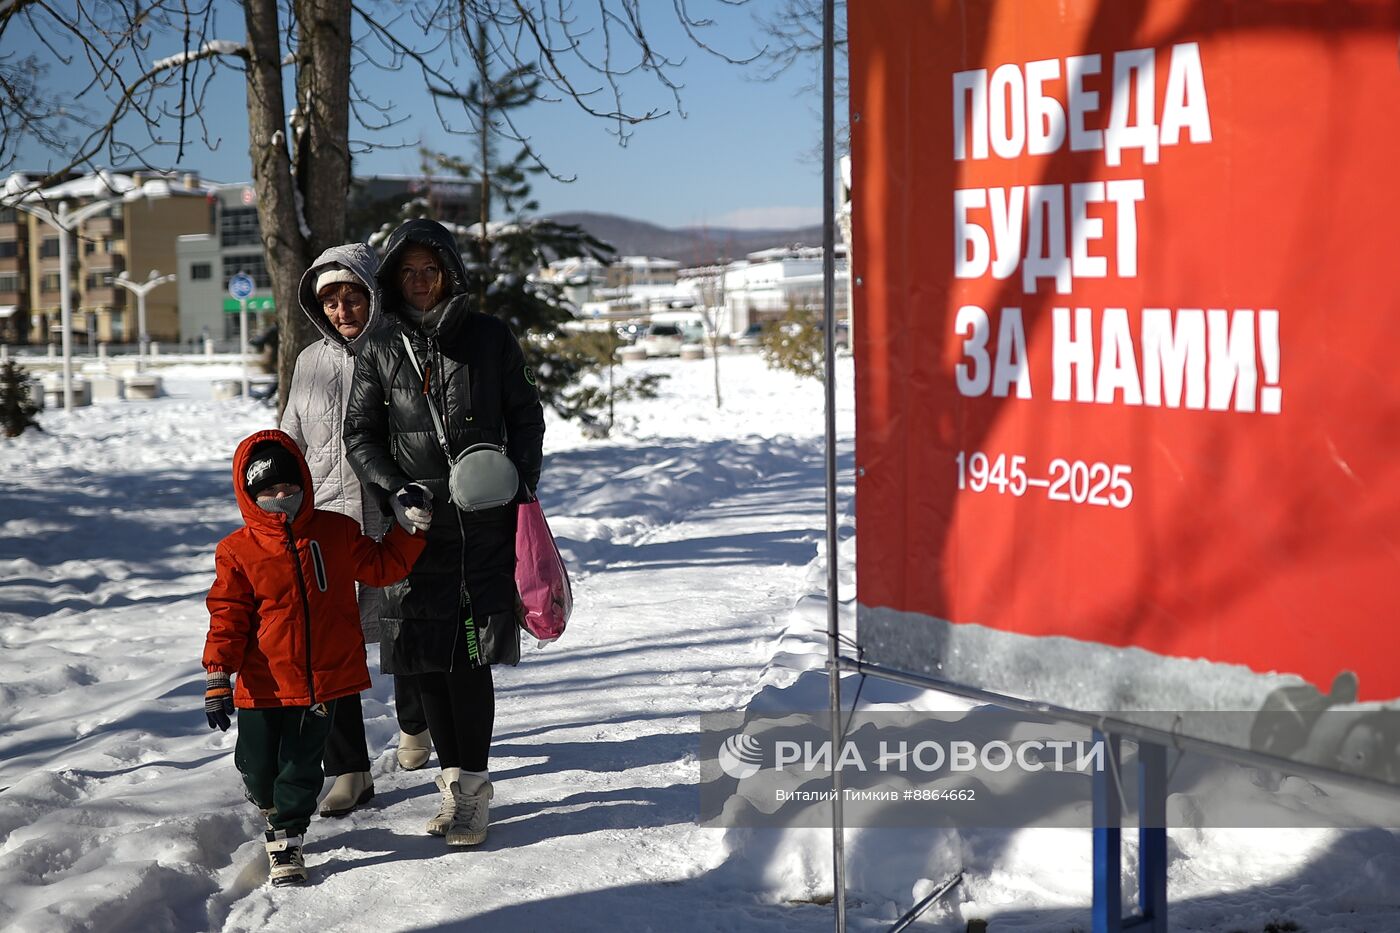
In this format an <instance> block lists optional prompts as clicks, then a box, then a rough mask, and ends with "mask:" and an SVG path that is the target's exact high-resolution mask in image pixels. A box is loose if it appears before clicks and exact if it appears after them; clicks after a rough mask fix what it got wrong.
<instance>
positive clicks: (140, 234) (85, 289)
mask: <svg viewBox="0 0 1400 933" xmlns="http://www.w3.org/2000/svg"><path fill="white" fill-rule="evenodd" d="M23 187H24V186H23V184H22V180H20V181H18V182H17V181H16V179H14V178H11V179H10V180H9V182H8V183H7V184H6V189H7V190H11V191H13V190H18V189H22V188H23ZM211 190H212V189H211V187H210V186H209V185H207V184H204V183H202V182H201V181H200V179H199V176H198V175H195V174H191V173H186V174H180V175H169V176H165V175H143V174H142V173H140V172H137V173H133V174H131V175H122V174H115V173H109V172H101V173H98V174H94V175H85V176H83V177H80V178H74V179H71V180H69V181H66V182H63V183H61V184H58V185H54V186H53V187H51V188H46V189H44V191H43V193H42V199H39V200H38V201H37V203H40V204H42V205H43V206H45V207H48V208H50V209H55V208H56V207H57V205H58V204H60V203H66V204H67V205H68V209H69V210H70V211H71V210H75V209H77V208H81V207H82V206H84V205H86V204H91V203H92V202H93V201H95V200H97V199H99V198H104V199H111V200H112V204H111V206H110V207H108V208H106V209H103V210H100V211H99V212H98V213H96V214H95V215H93V216H91V217H89V218H88V219H86V220H85V221H83V222H82V223H81V224H80V225H79V226H78V229H77V230H76V231H75V233H76V235H75V236H74V237H73V238H72V239H70V241H69V250H70V252H69V262H70V265H69V272H70V280H69V283H70V288H71V291H72V310H73V339H74V341H75V343H78V344H79V345H81V344H82V343H84V342H91V343H134V342H135V341H136V340H137V339H138V337H139V334H138V332H137V331H138V325H137V320H136V318H137V314H136V301H135V296H133V295H131V294H130V293H129V292H128V291H127V290H126V289H124V288H122V287H120V286H118V285H115V284H113V281H112V280H113V279H114V278H115V277H116V276H117V275H119V274H120V273H122V272H126V273H127V276H128V277H129V278H131V279H132V280H134V281H137V282H143V281H145V280H146V277H147V275H148V274H149V273H150V272H151V270H155V271H157V272H160V273H162V274H167V273H172V272H174V271H175V268H176V261H175V244H176V241H177V239H178V237H180V236H181V235H183V234H191V233H208V232H209V231H210V229H211V225H212V216H213V211H212V208H211V205H210V200H209V197H210V194H211ZM11 209H12V208H9V207H6V208H4V211H6V212H5V213H0V309H3V308H5V307H13V308H14V309H15V310H14V311H13V312H11V317H16V316H18V317H21V318H23V317H25V316H27V319H28V325H29V326H28V333H27V335H26V336H27V337H28V338H29V342H31V343H48V342H51V341H52V342H57V341H58V340H59V336H60V333H61V327H62V324H61V320H62V318H61V307H62V304H61V301H62V294H61V285H60V274H61V269H60V261H59V233H58V231H56V230H55V229H54V228H53V227H51V226H49V225H48V224H47V223H45V222H44V221H42V220H41V219H39V218H38V217H35V216H33V215H30V214H27V213H25V212H24V211H20V212H19V213H18V215H17V216H15V217H14V218H13V219H9V218H10V215H9V214H8V211H9V210H11ZM7 219H8V220H9V222H8V223H7V222H6V221H7ZM11 267H14V269H13V272H12V271H11ZM6 275H13V276H14V279H13V280H11V279H7V278H6ZM8 285H13V286H14V290H13V291H10V292H6V291H4V287H5V286H8ZM177 297H178V291H177V289H176V288H175V286H174V284H170V285H165V286H161V287H160V288H156V289H155V290H153V291H152V292H151V293H150V294H149V295H148V296H147V298H146V329H147V332H148V333H149V334H150V336H151V339H152V340H157V341H175V340H178V339H179V336H180V316H179V307H178V303H177ZM4 333H5V331H4V330H3V323H0V334H4Z"/></svg>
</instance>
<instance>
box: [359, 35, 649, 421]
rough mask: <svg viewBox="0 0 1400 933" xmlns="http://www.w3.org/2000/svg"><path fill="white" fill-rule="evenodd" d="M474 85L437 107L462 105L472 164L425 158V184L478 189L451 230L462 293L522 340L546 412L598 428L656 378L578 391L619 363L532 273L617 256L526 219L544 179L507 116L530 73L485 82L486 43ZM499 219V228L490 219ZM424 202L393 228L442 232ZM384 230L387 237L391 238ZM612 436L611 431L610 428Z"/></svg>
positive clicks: (531, 96) (528, 96)
mask: <svg viewBox="0 0 1400 933" xmlns="http://www.w3.org/2000/svg"><path fill="white" fill-rule="evenodd" d="M472 48H473V57H474V64H475V66H476V69H477V79H476V80H475V81H473V82H472V83H471V84H470V85H469V87H468V89H467V91H466V93H464V94H457V93H451V92H448V91H446V90H442V89H436V90H435V91H434V93H436V94H438V95H439V96H440V97H444V98H450V99H453V100H456V101H457V102H458V103H460V104H461V105H462V106H463V107H464V108H465V109H466V110H467V112H468V113H469V114H470V115H471V118H472V120H473V124H474V126H475V127H476V129H475V135H476V137H477V146H476V152H475V155H476V161H475V162H471V161H468V160H466V159H462V158H459V157H456V156H453V155H448V154H445V153H440V152H432V151H430V150H426V149H425V150H422V155H423V167H424V174H425V175H426V176H430V177H434V176H435V177H445V178H449V179H458V178H460V179H462V180H464V181H467V182H470V183H473V184H475V185H476V186H477V187H478V189H479V204H480V213H479V216H478V219H477V222H476V223H475V224H472V225H471V226H467V227H462V226H460V225H454V224H450V223H449V224H447V226H448V228H449V229H451V230H452V231H453V233H454V234H455V235H456V236H457V239H458V243H459V245H460V246H461V247H462V250H463V255H462V258H463V261H464V262H465V264H466V267H467V283H466V285H467V291H468V293H469V294H470V295H472V296H473V298H474V299H475V300H474V302H473V307H475V308H476V309H477V310H480V311H483V312H485V313H487V314H493V315H495V316H496V317H499V318H501V319H502V320H504V321H506V322H507V323H508V324H510V326H511V329H512V330H513V331H514V332H515V334H516V336H517V337H519V338H520V342H521V348H522V349H523V350H524V353H525V360H526V362H527V363H528V364H529V365H530V367H531V369H532V370H534V373H535V378H536V380H537V383H536V384H537V386H538V388H539V391H540V395H541V397H542V398H543V399H544V401H545V403H546V404H547V405H549V406H550V407H552V408H553V409H554V410H555V411H557V412H558V413H559V414H560V415H562V416H564V417H566V418H583V419H585V420H589V421H591V422H593V423H595V424H597V423H600V422H599V421H598V418H597V412H598V411H599V410H600V409H601V408H602V407H603V406H605V405H609V406H610V405H611V403H612V402H614V401H617V400H620V399H622V398H635V397H648V396H650V395H654V394H655V386H656V383H657V382H658V381H659V379H658V378H652V377H647V378H640V377H633V378H631V379H628V380H625V381H624V382H623V383H622V384H620V385H618V384H616V383H613V382H612V381H611V379H609V380H608V382H607V383H606V388H603V387H601V386H600V385H597V384H589V385H583V384H582V382H583V381H584V379H585V377H586V376H588V375H590V374H595V375H596V374H600V373H602V371H603V370H605V369H608V368H609V367H610V366H611V364H612V363H613V362H615V356H616V346H613V347H612V348H611V350H610V351H607V352H604V351H602V350H600V347H599V346H598V345H597V341H596V339H595V336H596V335H586V334H580V333H576V332H573V331H570V330H569V329H567V328H566V327H565V325H566V324H568V323H569V322H571V321H573V320H574V310H573V308H572V306H571V305H570V303H569V301H568V300H567V299H566V298H565V297H564V289H563V286H562V285H560V284H558V283H555V282H551V281H548V280H546V279H544V278H542V277H541V276H540V275H539V274H538V273H539V271H540V270H541V269H543V268H544V267H546V266H548V265H549V263H550V262H552V261H553V260H556V259H564V258H572V257H591V258H593V259H596V260H598V261H599V262H603V263H607V262H610V261H611V260H612V258H613V257H614V256H615V254H616V253H615V250H613V248H612V247H611V246H610V245H608V244H607V243H604V242H603V241H601V240H599V239H597V238H596V237H594V236H592V235H591V234H589V233H588V232H587V231H586V230H584V229H583V228H582V227H580V226H578V225H576V224H561V223H556V222H555V221H553V220H549V219H547V218H542V217H537V216H532V215H533V214H534V212H536V211H538V210H539V204H538V203H537V202H536V201H535V200H534V199H533V198H531V196H530V182H529V179H530V176H531V175H533V174H537V173H539V172H542V171H544V167H543V165H542V164H541V163H540V162H539V160H538V159H537V158H536V157H535V154H534V152H533V151H532V150H531V149H530V146H529V144H528V142H527V141H526V140H525V139H524V138H523V137H521V136H520V135H519V134H517V133H515V131H514V129H513V124H512V122H511V113H512V112H513V111H515V110H518V109H519V108H521V107H525V106H528V105H529V104H530V103H532V102H533V101H535V100H536V99H537V92H538V89H539V80H538V78H537V77H536V76H535V74H534V70H533V69H532V68H530V67H528V66H517V67H514V68H512V69H510V70H508V71H506V72H504V73H503V74H499V75H493V74H492V73H491V61H490V59H491V50H490V47H489V45H488V43H487V42H486V38H485V36H484V34H480V33H479V34H478V35H477V37H476V41H475V42H474V43H473V45H472ZM499 138H505V139H507V140H509V141H513V142H515V143H517V144H518V145H519V147H520V148H519V150H518V151H517V152H516V154H515V156H514V157H512V158H510V159H509V160H505V159H502V158H500V157H499V156H498V155H497V152H498V148H499V147H498V139H499ZM493 211H499V214H500V216H503V217H505V218H506V219H504V220H496V219H494V217H495V215H494V214H493ZM437 214H438V211H437V209H436V208H435V206H434V203H433V199H432V197H430V196H423V197H419V198H415V199H414V200H413V201H411V202H409V203H408V204H405V205H404V207H403V210H402V211H401V212H400V215H399V217H398V218H396V221H395V224H394V225H397V223H402V222H403V221H405V220H409V219H412V218H416V217H426V218H429V219H433V220H438V221H439V222H442V220H443V218H442V217H440V216H437ZM388 229H390V226H389V225H386V228H385V231H384V233H385V234H386V235H387V232H388ZM608 428H609V429H610V428H611V418H609V423H608Z"/></svg>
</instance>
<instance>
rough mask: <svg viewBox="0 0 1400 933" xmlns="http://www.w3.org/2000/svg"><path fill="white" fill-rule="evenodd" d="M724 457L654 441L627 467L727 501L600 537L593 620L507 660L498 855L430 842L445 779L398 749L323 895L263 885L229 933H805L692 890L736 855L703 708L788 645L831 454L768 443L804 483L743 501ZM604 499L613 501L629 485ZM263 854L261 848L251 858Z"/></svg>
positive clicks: (331, 829) (500, 680) (770, 455)
mask: <svg viewBox="0 0 1400 933" xmlns="http://www.w3.org/2000/svg"><path fill="white" fill-rule="evenodd" d="M726 451H727V453H728V455H729V456H732V455H733V454H734V451H733V449H732V448H728V447H727V446H726V448H725V449H723V450H722V449H720V448H719V447H718V446H701V447H700V448H699V449H694V448H693V445H680V446H666V447H646V448H638V449H633V450H631V451H630V456H629V457H628V460H624V461H623V463H622V464H620V465H621V466H623V467H625V468H626V469H627V470H629V471H635V472H636V473H637V474H638V475H639V476H640V475H646V476H649V477H652V478H653V479H655V480H662V479H668V478H669V477H673V476H675V475H676V474H675V473H674V472H670V473H668V471H674V470H675V469H676V468H677V467H678V466H680V465H682V464H684V468H685V469H693V468H694V466H696V465H701V466H703V467H704V468H705V475H707V476H708V477H709V481H710V484H711V486H712V490H711V491H718V492H719V493H720V494H719V495H718V496H716V498H714V499H713V500H710V501H703V500H700V501H691V502H690V508H689V510H688V511H687V512H686V513H684V514H683V515H680V516H676V517H675V519H674V520H673V521H670V522H667V523H665V524H661V525H657V526H654V527H643V528H641V529H640V530H637V531H635V532H634V533H632V534H625V535H622V536H620V537H618V538H615V539H613V540H611V541H608V542H606V543H605V544H599V543H598V542H594V548H595V550H594V551H593V552H592V553H591V555H590V557H589V559H588V560H587V561H584V562H583V564H584V567H585V571H586V572H585V573H584V574H583V575H581V578H580V579H579V581H578V583H577V585H576V599H577V600H578V603H579V605H580V606H581V607H586V608H585V609H583V610H582V611H581V612H580V614H579V615H578V617H577V618H576V621H575V623H574V624H573V625H572V626H571V628H570V631H569V632H568V633H567V635H566V639H565V641H564V642H562V643H560V644H558V645H554V646H551V647H549V648H548V649H546V650H543V651H537V650H534V649H529V650H527V653H526V660H525V662H524V663H522V664H521V665H520V667H518V668H517V669H515V670H499V669H498V677H497V686H498V714H497V729H496V732H497V741H496V744H495V746H494V750H493V757H492V772H493V775H494V777H495V779H496V781H497V786H496V800H495V802H494V804H493V807H492V829H491V836H490V838H489V839H488V841H487V843H486V845H485V846H484V847H482V848H481V849H477V850H470V851H458V852H453V851H448V850H447V849H446V847H445V846H444V845H443V844H442V842H441V840H439V839H434V838H430V837H427V836H424V835H423V830H422V823H423V821H424V820H425V819H426V818H427V817H428V816H429V815H431V813H432V812H433V809H434V807H435V803H434V796H433V795H434V793H435V792H434V791H433V789H432V787H431V785H430V781H431V773H430V772H429V771H427V770H424V771H420V772H414V773H406V772H397V771H394V770H392V768H393V767H394V765H393V759H392V755H390V754H388V753H386V754H385V755H384V756H382V757H381V758H380V760H379V761H378V762H377V763H376V764H375V769H376V777H375V782H376V788H377V791H378V796H377V798H376V801H375V806H373V807H372V808H370V809H368V810H367V811H364V812H362V813H358V814H354V815H352V816H351V817H349V818H347V819H345V820H340V821H326V820H318V821H317V822H316V823H315V824H314V825H313V828H312V833H311V840H312V841H311V850H310V851H311V855H310V862H311V865H312V867H313V869H314V870H315V871H316V874H317V876H318V877H319V878H320V881H319V883H318V884H317V885H316V886H314V887H311V888H308V889H306V890H300V891H273V890H270V889H267V888H259V889H257V890H256V891H254V892H253V893H251V894H249V895H247V896H245V897H242V898H241V899H239V900H238V901H237V902H236V903H234V904H233V906H232V910H231V913H230V915H229V917H228V921H227V924H226V928H227V929H247V930H256V929H262V928H265V927H266V926H267V925H269V924H271V923H273V922H274V921H275V922H276V923H277V924H278V925H281V924H284V923H289V924H291V925H293V926H295V925H296V924H297V923H298V922H300V921H301V920H303V919H304V920H306V921H307V922H312V921H314V922H315V923H317V924H318V925H321V926H328V927H331V928H335V927H339V926H345V927H349V926H352V925H354V924H356V923H365V921H366V920H368V919H370V918H373V919H374V921H375V922H374V923H373V924H372V925H373V926H374V927H375V928H385V929H387V928H394V927H396V926H399V925H401V924H402V921H403V920H405V919H407V918H408V917H411V918H412V921H411V927H412V928H413V929H437V928H447V927H449V926H450V925H451V924H452V923H454V922H456V921H460V920H463V919H466V918H470V919H471V922H470V927H471V929H474V930H502V931H506V930H521V929H525V930H531V929H541V930H543V929H571V930H592V929H597V930H617V929H626V930H648V929H656V930H662V929H665V930H675V929H718V928H724V927H731V928H733V929H756V928H759V929H761V928H764V927H768V928H773V929H798V928H803V927H802V926H799V925H798V924H796V923H795V922H784V921H783V917H784V915H791V914H793V911H792V910H791V909H788V910H782V909H779V908H761V907H759V905H757V903H756V902H754V900H753V898H752V896H750V897H749V898H747V899H745V898H743V897H742V896H737V897H735V898H734V899H733V900H734V901H735V903H732V904H727V905H726V904H723V903H719V902H717V901H716V892H715V889H714V886H713V884H710V883H708V882H703V881H702V882H700V883H694V884H691V883H689V880H690V879H692V878H695V877H697V876H702V875H704V874H705V873H707V872H710V871H712V870H714V869H715V868H716V867H717V866H718V864H719V863H720V862H721V861H722V860H723V856H724V853H723V850H722V847H721V840H722V834H721V833H720V832H719V831H716V830H705V829H700V828H698V827H696V826H695V825H694V823H693V820H694V817H695V809H696V791H695V786H694V785H695V781H696V780H697V779H698V776H699V767H698V765H697V764H696V762H695V760H694V748H695V745H696V739H695V732H696V730H697V728H698V727H697V725H696V721H695V720H696V714H697V713H698V712H704V711H713V710H730V709H734V708H736V704H737V705H740V706H741V705H742V704H743V703H745V702H746V701H747V699H748V697H749V695H750V694H751V693H752V692H753V690H754V688H755V686H756V680H757V676H758V673H759V672H760V671H761V670H762V667H763V665H764V663H765V661H766V660H767V659H768V657H770V656H771V654H772V640H773V636H774V634H775V633H774V616H775V614H776V613H779V612H781V611H783V610H785V609H786V608H787V606H789V605H790V604H791V601H792V598H793V592H794V590H795V589H796V588H797V586H798V585H799V584H800V582H801V579H802V575H803V572H804V568H805V565H806V564H807V563H808V562H809V561H810V560H811V559H812V558H813V557H814V556H815V554H816V540H817V539H818V538H819V537H820V535H821V524H820V523H821V493H820V487H819V486H817V487H816V488H814V487H813V481H814V479H815V480H816V482H818V483H819V482H820V477H821V472H820V470H821V467H820V459H819V458H820V449H819V448H817V447H816V446H815V445H812V444H810V443H806V444H801V445H798V444H796V443H795V442H794V444H793V445H792V449H791V452H790V454H789V455H788V456H784V455H783V454H782V453H781V452H777V453H775V452H774V451H773V450H768V451H766V452H765V453H763V454H762V457H763V459H764V462H765V463H767V464H773V463H781V462H782V461H783V460H788V461H789V462H788V463H786V464H784V465H785V466H787V467H789V468H790V469H789V471H788V472H783V473H777V474H776V475H767V476H764V477H762V478H761V480H759V481H758V482H757V483H756V485H754V486H753V487H751V488H747V489H743V490H740V489H736V488H735V485H736V484H732V483H726V482H724V480H725V477H724V476H723V475H722V474H719V467H720V465H721V464H720V460H721V458H722V457H724V455H725V454H726ZM798 454H800V455H801V458H800V459H799V457H798V456H797V455H798ZM754 456H755V457H757V456H759V455H758V452H757V450H755V451H754ZM633 458H635V462H633V463H632V464H631V465H629V463H628V461H629V460H633ZM711 458H713V459H711ZM594 459H595V458H593V457H590V456H588V455H586V454H580V455H578V456H571V455H569V454H563V455H560V456H558V457H555V458H554V459H553V460H552V461H551V463H550V471H551V474H552V476H553V479H552V480H551V482H550V484H549V487H550V488H553V489H558V488H561V487H563V488H570V487H571V486H573V485H574V481H573V480H570V481H566V482H561V481H560V479H559V477H560V475H561V474H563V475H565V476H572V475H573V474H575V473H577V474H580V475H581V474H584V473H592V474H594V475H597V464H596V463H593V462H591V461H593V460H594ZM643 464H645V466H643ZM731 464H732V461H731ZM740 472H748V471H747V470H745V471H740ZM717 474H718V475H717ZM598 478H599V479H600V480H602V479H604V477H602V476H599V477H598ZM660 485H661V486H663V487H665V488H667V489H671V488H672V487H674V486H675V485H676V484H675V483H672V482H664V483H660ZM600 487H601V488H602V489H606V490H608V491H609V492H608V495H607V497H606V498H608V499H609V500H611V495H612V494H611V491H612V490H615V489H616V488H617V484H616V482H607V483H601V484H600ZM714 487H719V488H718V489H715V488H714ZM682 489H683V490H685V491H686V492H688V493H689V494H691V495H694V494H695V487H694V486H693V485H684V486H682ZM673 491H675V492H677V493H679V492H681V491H682V490H680V489H674V490H673ZM546 496H548V492H547V491H546ZM564 498H565V502H564V505H563V508H562V511H563V512H565V513H567V514H568V515H570V516H572V518H571V519H570V520H566V521H560V522H558V523H557V524H559V525H560V526H561V529H562V526H566V525H575V524H578V523H579V521H580V519H582V520H583V521H584V522H585V523H588V524H591V523H592V522H594V521H602V522H603V527H607V520H606V518H600V517H599V513H606V512H607V511H609V509H608V508H607V507H606V506H605V505H599V504H598V503H596V502H595V501H593V500H592V499H591V497H590V493H589V492H588V491H585V492H584V493H583V495H581V496H578V495H575V496H570V497H564ZM569 500H572V501H569ZM547 501H548V500H547ZM590 503H592V507H590ZM625 518H626V519H627V521H628V522H635V521H636V515H635V514H633V515H629V516H625ZM560 533H561V534H562V533H563V532H562V530H561V532H560ZM587 568H593V569H592V570H591V571H588V569H587ZM261 858H262V856H261V853H260V852H256V851H252V849H251V847H249V851H247V852H244V853H240V860H247V861H248V862H249V863H251V864H256V863H258V862H259V860H260V859H261ZM688 889H689V890H688ZM446 892H450V894H448V895H447V896H444V894H445V893H446ZM745 900H747V901H748V904H747V905H746V904H745V903H744V901H745ZM717 911H718V913H716V912H717ZM798 913H799V914H800V913H806V914H808V915H809V916H810V919H811V920H812V921H814V923H815V924H816V925H813V924H806V925H805V928H807V929H816V928H820V924H821V923H822V918H821V917H820V916H818V915H819V914H821V913H822V912H820V911H813V910H811V909H808V910H806V911H798ZM697 914H698V915H699V916H700V917H704V918H705V919H704V920H702V921H701V922H700V923H699V924H697V923H696V919H697ZM726 914H732V916H730V917H727V918H725V915H726ZM395 918H399V921H398V923H397V924H396V921H395ZM566 918H567V919H566ZM721 918H725V919H721ZM764 919H767V920H769V921H770V922H769V923H766V924H764V923H761V922H760V921H761V920H764ZM800 919H801V918H800V917H796V918H794V917H790V916H789V920H790V921H796V920H800ZM365 925H366V926H370V925H371V924H365Z"/></svg>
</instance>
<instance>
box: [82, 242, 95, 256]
mask: <svg viewBox="0 0 1400 933" xmlns="http://www.w3.org/2000/svg"><path fill="white" fill-rule="evenodd" d="M95 252H97V241H96V240H83V255H84V256H91V255H92V254H93V253H95Z"/></svg>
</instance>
